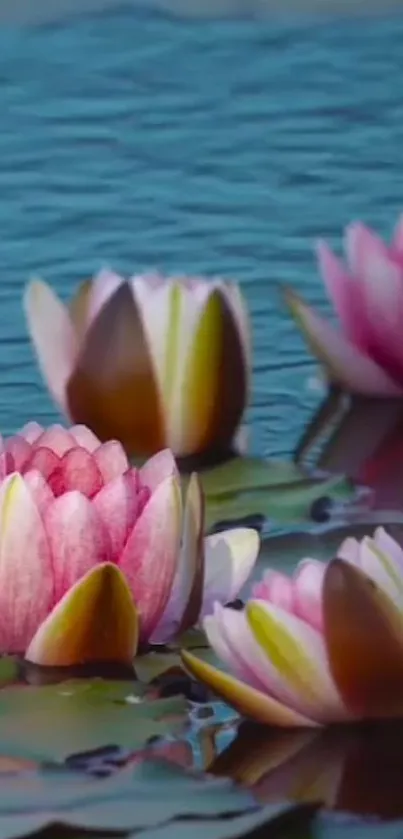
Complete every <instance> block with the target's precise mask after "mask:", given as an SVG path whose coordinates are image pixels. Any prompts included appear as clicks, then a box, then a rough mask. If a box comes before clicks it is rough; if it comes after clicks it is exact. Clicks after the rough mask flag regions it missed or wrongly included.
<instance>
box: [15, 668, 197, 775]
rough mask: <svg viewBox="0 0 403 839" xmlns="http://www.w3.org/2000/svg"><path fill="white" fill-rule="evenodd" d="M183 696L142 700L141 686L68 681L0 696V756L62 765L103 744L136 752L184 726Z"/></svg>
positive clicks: (18, 690)
mask: <svg viewBox="0 0 403 839" xmlns="http://www.w3.org/2000/svg"><path fill="white" fill-rule="evenodd" d="M186 710H187V701H186V699H185V698H184V697H182V696H176V697H173V698H171V699H157V700H154V701H152V702H150V701H148V700H147V698H146V697H144V686H143V685H141V684H140V683H139V682H121V683H119V682H108V681H103V680H96V679H95V680H89V681H71V682H64V683H62V684H59V685H49V686H46V687H25V686H18V687H10V688H4V689H3V690H1V691H0V754H3V755H8V756H11V757H25V758H31V759H34V760H41V761H51V760H55V761H61V760H64V759H65V758H66V757H67V756H69V755H71V754H72V753H74V752H82V751H90V750H92V749H98V748H101V747H103V746H107V745H111V744H114V745H117V746H121V747H124V748H126V749H137V748H140V747H141V746H143V745H144V743H145V742H146V741H147V740H148V739H149V738H150V737H155V736H161V735H165V734H167V733H169V732H172V731H175V730H177V729H178V728H180V727H181V726H182V725H183V721H184V718H185V713H186Z"/></svg>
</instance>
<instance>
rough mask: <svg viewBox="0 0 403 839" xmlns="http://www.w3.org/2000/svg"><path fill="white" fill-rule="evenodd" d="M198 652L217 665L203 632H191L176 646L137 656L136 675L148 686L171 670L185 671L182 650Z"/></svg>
mask: <svg viewBox="0 0 403 839" xmlns="http://www.w3.org/2000/svg"><path fill="white" fill-rule="evenodd" d="M181 649H186V650H197V655H198V656H199V657H200V658H202V659H203V660H205V661H208V662H210V663H211V664H217V657H216V656H215V653H214V652H213V650H212V649H211V647H210V645H209V643H208V641H207V638H206V636H205V634H204V632H203V631H202V630H197V629H196V630H195V629H193V630H189V631H188V632H186V633H184V634H182V635H181V637H180V638H178V640H177V642H176V643H175V644H169V645H168V646H164V647H161V648H160V649H159V648H158V647H154V648H153V649H151V650H150V651H149V652H147V653H145V654H144V655H140V656H137V658H136V661H135V668H136V674H137V676H138V678H139V679H140V681H141V682H144V683H145V684H148V683H150V682H152V681H153V680H155V679H158V678H159V677H160V676H161V675H162V674H163V673H166V672H167V671H169V670H180V671H183V665H182V660H181V657H180V650H181Z"/></svg>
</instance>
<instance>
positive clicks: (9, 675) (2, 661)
mask: <svg viewBox="0 0 403 839" xmlns="http://www.w3.org/2000/svg"><path fill="white" fill-rule="evenodd" d="M20 669H21V668H20V664H19V661H18V659H17V658H14V657H13V656H7V655H5V656H2V657H1V658H0V688H2V687H4V685H9V684H11V683H12V682H17V681H18V679H19V675H20Z"/></svg>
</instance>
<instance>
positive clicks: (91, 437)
mask: <svg viewBox="0 0 403 839" xmlns="http://www.w3.org/2000/svg"><path fill="white" fill-rule="evenodd" d="M69 432H70V434H71V436H72V437H73V438H74V440H75V443H77V445H78V446H82V447H83V449H87V452H90V454H92V452H94V451H95V449H97V448H99V446H100V445H101V441H100V440H98V437H96V435H95V434H94V433H93V432H92V431H91V430H90V429H89V428H87V426H86V425H72V426H71V428H70V429H69Z"/></svg>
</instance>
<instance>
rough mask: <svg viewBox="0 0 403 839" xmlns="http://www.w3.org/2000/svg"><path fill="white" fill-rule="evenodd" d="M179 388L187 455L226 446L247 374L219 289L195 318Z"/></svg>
mask: <svg viewBox="0 0 403 839" xmlns="http://www.w3.org/2000/svg"><path fill="white" fill-rule="evenodd" d="M183 389H184V393H185V394H186V397H185V399H184V408H183V410H184V419H183V424H184V427H185V429H188V431H187V434H188V435H189V434H190V437H191V439H192V446H191V450H192V452H193V453H196V452H197V453H199V452H200V453H201V452H207V451H210V450H216V451H217V452H219V451H220V450H222V449H226V448H228V447H229V446H230V444H231V442H232V440H233V437H234V435H235V432H236V430H237V429H238V426H239V423H240V420H241V417H242V414H243V411H244V409H245V407H246V402H247V396H248V394H247V371H246V366H245V355H244V350H243V345H242V337H241V334H240V331H239V327H238V325H237V323H236V320H235V317H234V315H233V313H232V311H231V308H230V306H229V304H228V302H227V300H226V298H225V295H224V294H223V293H222V292H221V291H219V290H215V291H214V292H213V293H212V294H210V297H209V299H208V301H207V303H206V305H205V308H204V311H203V313H202V315H201V317H200V320H199V323H198V326H197V330H196V333H195V337H194V341H193V344H192V348H191V350H190V354H189V358H188V361H187V366H186V371H185V375H184V385H183ZM189 439H190V438H189ZM189 439H188V441H187V448H189ZM189 451H190V448H189Z"/></svg>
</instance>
